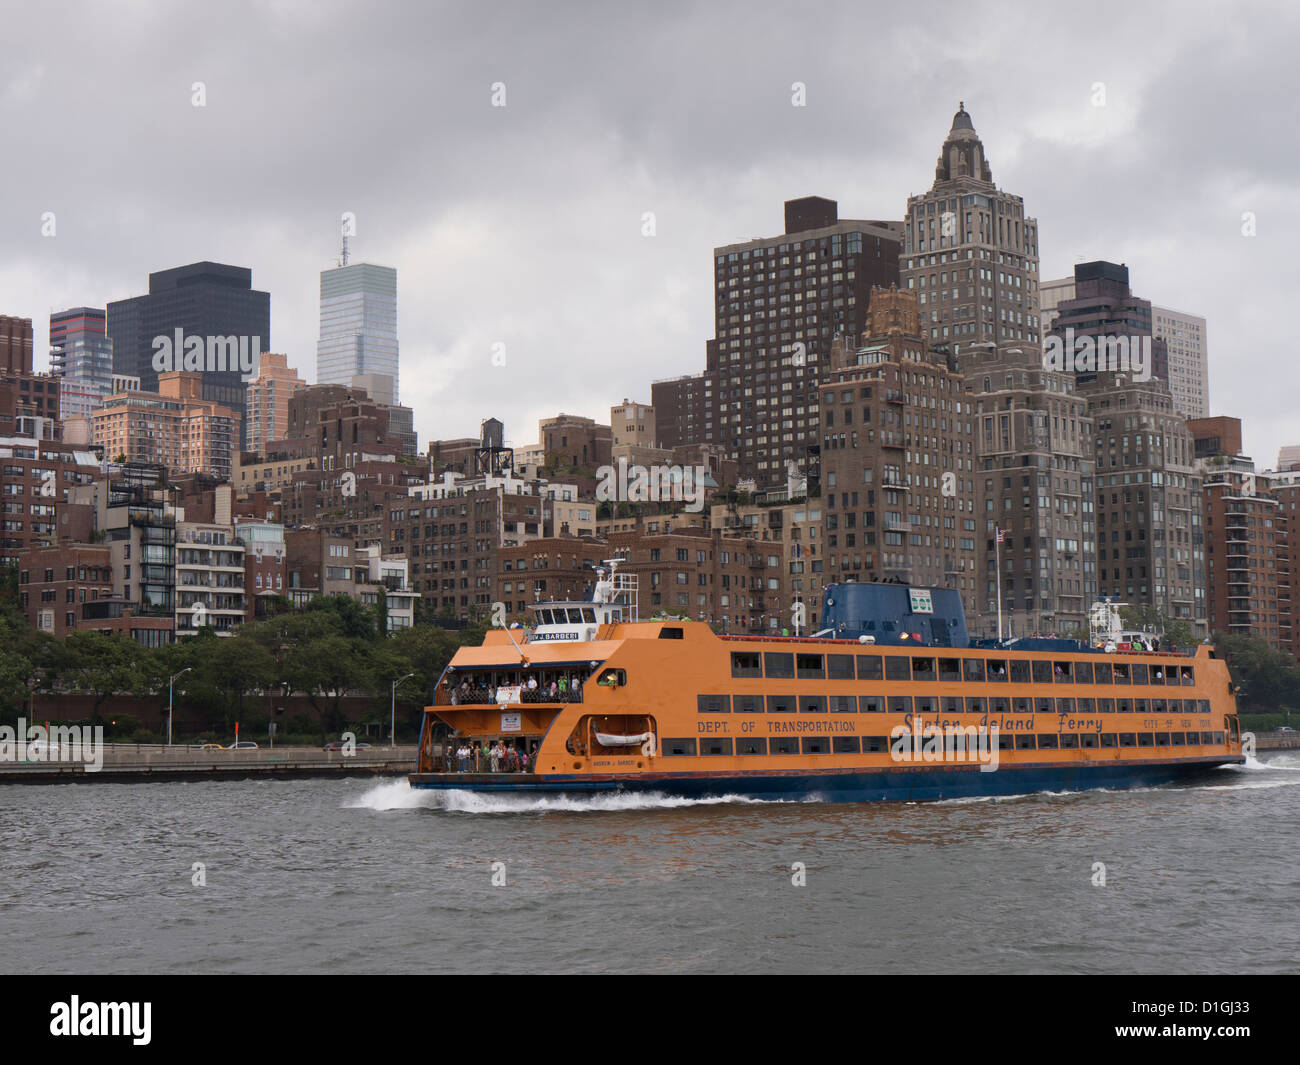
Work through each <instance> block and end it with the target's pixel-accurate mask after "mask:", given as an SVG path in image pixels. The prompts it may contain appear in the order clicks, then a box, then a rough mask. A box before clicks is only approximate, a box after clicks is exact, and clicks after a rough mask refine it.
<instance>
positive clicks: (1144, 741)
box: [1138, 732, 1156, 747]
mask: <svg viewBox="0 0 1300 1065" xmlns="http://www.w3.org/2000/svg"><path fill="white" fill-rule="evenodd" d="M1155 745H1156V741H1155V737H1154V736H1152V735H1151V733H1149V732H1139V733H1138V746H1139V747H1154V746H1155Z"/></svg>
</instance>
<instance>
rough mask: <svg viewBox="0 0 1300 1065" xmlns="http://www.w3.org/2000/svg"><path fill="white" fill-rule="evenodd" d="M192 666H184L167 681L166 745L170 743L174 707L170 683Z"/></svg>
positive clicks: (183, 674)
mask: <svg viewBox="0 0 1300 1065" xmlns="http://www.w3.org/2000/svg"><path fill="white" fill-rule="evenodd" d="M193 668H194V667H193V666H186V667H185V668H184V669H182V670H181V671H180V672H179V673H177V674H176V676H175V677H172V678H170V679H169V680H168V681H167V746H168V747H170V746H171V745H172V709H173V707H174V703H173V701H172V685H173V684H175V683H176V677H183V676H185V674H186V673H188V672H189V671H190V670H191V669H193Z"/></svg>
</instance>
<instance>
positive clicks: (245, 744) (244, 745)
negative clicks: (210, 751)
mask: <svg viewBox="0 0 1300 1065" xmlns="http://www.w3.org/2000/svg"><path fill="white" fill-rule="evenodd" d="M226 750H228V751H255V750H257V744H256V743H254V742H253V741H252V740H240V741H239V742H238V743H232V744H231V745H230V746H229V747H227V748H226Z"/></svg>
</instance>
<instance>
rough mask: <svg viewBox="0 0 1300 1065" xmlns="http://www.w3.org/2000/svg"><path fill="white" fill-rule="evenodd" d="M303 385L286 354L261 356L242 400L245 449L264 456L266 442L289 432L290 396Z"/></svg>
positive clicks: (305, 384) (303, 382)
mask: <svg viewBox="0 0 1300 1065" xmlns="http://www.w3.org/2000/svg"><path fill="white" fill-rule="evenodd" d="M306 386H307V382H306V381H304V380H303V379H302V378H301V377H299V376H298V371H297V370H295V369H293V368H292V367H291V366H290V365H289V356H287V355H277V354H274V353H272V352H265V353H264V354H263V355H262V357H261V359H260V360H259V361H258V365H257V373H256V374H255V375H254V377H253V378H252V380H250V381H249V382H248V393H247V395H246V397H245V400H244V450H245V451H248V452H252V453H253V454H255V455H265V454H266V448H267V444H269V443H270V442H271V441H272V440H283V439H284V438H285V437H286V436H288V435H289V398H290V397H291V396H292V395H293V394H294V393H295V392H297V391H298V390H299V389H300V388H305V387H306Z"/></svg>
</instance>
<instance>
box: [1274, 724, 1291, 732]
mask: <svg viewBox="0 0 1300 1065" xmlns="http://www.w3.org/2000/svg"><path fill="white" fill-rule="evenodd" d="M1294 731H1295V729H1293V728H1292V727H1291V726H1290V725H1283V726H1282V727H1281V728H1279V729H1278V732H1294Z"/></svg>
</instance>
